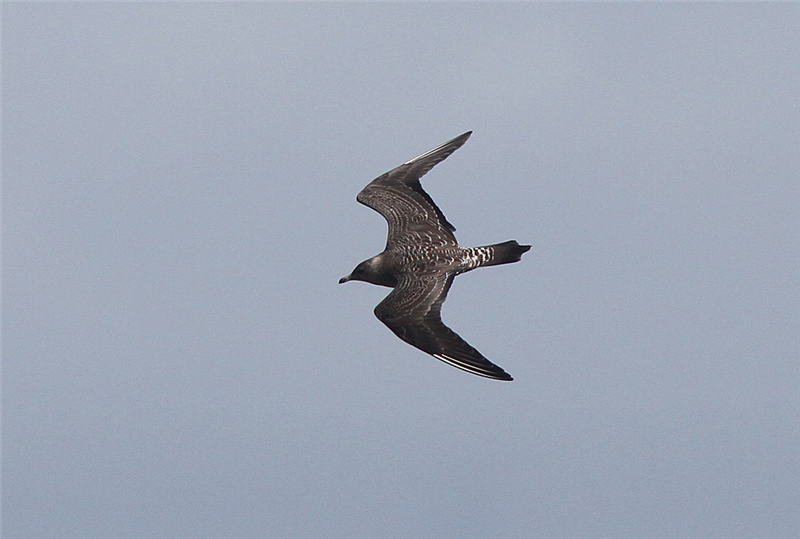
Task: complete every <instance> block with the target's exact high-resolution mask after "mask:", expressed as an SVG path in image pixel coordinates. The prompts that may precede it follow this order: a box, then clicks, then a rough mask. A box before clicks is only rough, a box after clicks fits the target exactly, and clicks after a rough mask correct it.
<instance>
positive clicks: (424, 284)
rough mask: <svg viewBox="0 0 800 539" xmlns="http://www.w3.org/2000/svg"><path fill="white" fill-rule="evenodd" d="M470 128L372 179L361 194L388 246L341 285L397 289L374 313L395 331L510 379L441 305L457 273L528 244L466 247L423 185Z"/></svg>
mask: <svg viewBox="0 0 800 539" xmlns="http://www.w3.org/2000/svg"><path fill="white" fill-rule="evenodd" d="M471 134H472V131H468V132H466V133H464V134H463V135H460V136H458V137H456V138H454V139H453V140H450V141H448V142H445V143H444V144H442V145H441V146H439V147H437V148H434V149H433V150H430V151H429V152H425V153H424V154H422V155H420V156H419V157H415V158H414V159H412V160H411V161H408V162H406V163H403V164H402V165H400V166H399V167H397V168H394V169H392V170H390V171H389V172H387V173H385V174H383V175H381V176H379V177H377V178H375V179H374V180H373V181H372V182H371V183H370V184H369V185H367V186H366V187H365V188H364V189H363V190H362V191H361V192H360V193H359V194H358V196H357V197H356V200H358V201H359V202H360V203H362V204H364V205H366V206H369V207H370V208H372V209H373V210H375V211H377V212H378V213H380V214H381V215H382V216H383V217H384V218H385V219H386V221H387V223H388V224H389V235H388V238H387V240H386V248H385V249H384V251H383V252H382V253H380V254H379V255H377V256H373V257H372V258H370V259H368V260H365V261H364V262H361V263H360V264H359V265H358V266H356V268H355V269H354V270H353V272H352V273H351V274H350V275H347V276H346V277H342V278H341V279H340V280H339V283H340V284H341V283H345V282H347V281H365V282H368V283H372V284H377V285H381V286H388V287H392V288H394V290H392V291H391V292H390V293H389V295H387V296H386V298H384V300H383V301H381V302H380V303H379V304H378V306H377V307H375V316H377V317H378V319H379V320H380V321H381V322H383V323H384V324H386V325H387V326H388V327H389V329H391V330H392V331H393V332H394V333H395V334H396V335H397V336H398V337H400V338H401V339H403V340H404V341H406V342H407V343H408V344H410V345H412V346H415V347H417V348H419V349H420V350H422V351H423V352H427V353H428V354H430V355H432V356H433V357H435V358H436V359H439V360H441V361H444V362H445V363H449V364H450V365H452V366H454V367H458V368H459V369H463V370H465V371H467V372H471V373H473V374H477V375H479V376H485V377H487V378H494V379H496V380H513V378H511V376H510V375H509V374H508V373H506V372H505V371H504V370H503V369H502V368H500V367H498V366H497V365H495V364H494V363H492V362H491V361H489V360H488V359H486V358H485V357H483V355H482V354H481V353H480V352H478V351H477V350H476V349H475V348H473V347H472V346H470V345H469V344H468V343H467V342H466V341H465V340H464V339H462V338H461V337H459V336H458V335H457V334H456V333H455V332H454V331H453V330H451V329H450V328H448V327H447V326H445V325H444V323H443V322H442V318H441V310H442V303H444V300H445V298H446V297H447V292H448V290H450V286H451V285H452V284H453V279H454V278H455V277H456V275H459V274H461V273H464V272H466V271H470V270H473V269H475V268H478V267H481V266H495V265H498V264H508V263H511V262H518V261H519V260H520V258H521V257H522V254H523V253H525V252H526V251H528V249H530V248H531V246H530V245H520V244H519V243H517V242H516V240H511V241H506V242H503V243H498V244H495V245H487V246H484V247H461V246H460V245H459V244H458V241H456V237H455V235H454V234H453V232H455V227H454V226H453V225H452V224H450V222H449V221H448V220H447V219H446V218H445V216H444V214H443V213H442V211H441V210H440V209H439V208H438V207H437V206H436V204H435V203H434V202H433V200H432V199H431V197H430V196H429V195H428V194H427V193H426V192H425V191H424V190H423V189H422V185H421V184H420V182H419V180H420V178H421V177H422V176H423V175H425V173H427V172H428V171H429V170H430V169H432V168H433V167H434V166H435V165H436V164H438V163H440V162H441V161H443V160H444V159H446V158H447V157H448V156H449V155H450V154H452V153H453V152H454V151H456V150H457V149H458V148H460V147H461V145H462V144H464V143H465V142H466V141H467V139H468V138H469V137H470V135H471Z"/></svg>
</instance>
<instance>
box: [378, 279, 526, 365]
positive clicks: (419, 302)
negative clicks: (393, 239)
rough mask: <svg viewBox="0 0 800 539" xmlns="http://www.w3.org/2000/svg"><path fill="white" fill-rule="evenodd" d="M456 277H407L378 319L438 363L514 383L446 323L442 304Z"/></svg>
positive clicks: (383, 304) (384, 304) (382, 305)
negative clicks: (439, 361)
mask: <svg viewBox="0 0 800 539" xmlns="http://www.w3.org/2000/svg"><path fill="white" fill-rule="evenodd" d="M454 277H455V275H454V274H447V273H439V274H424V275H406V276H404V277H401V278H400V281H399V282H398V284H397V286H396V287H395V289H394V290H393V291H392V292H391V293H390V294H389V295H388V296H386V298H384V300H383V301H381V302H380V303H379V304H378V306H377V307H375V316H377V317H378V319H379V320H380V321H381V322H383V323H384V324H386V325H387V326H388V327H389V329H391V330H392V331H393V332H394V333H395V334H396V335H397V336H398V337H400V338H401V339H403V340H404V341H406V342H407V343H408V344H410V345H412V346H416V347H417V348H419V349H420V350H422V351H423V352H427V353H428V354H430V355H432V356H433V357H435V358H436V359H439V360H441V361H444V362H445V363H449V364H450V365H452V366H454V367H458V368H459V369H463V370H465V371H467V372H471V373H472V374H477V375H478V376H485V377H486V378H494V379H496V380H513V378H511V376H510V375H509V374H508V373H506V372H505V371H504V370H503V369H501V368H500V367H498V366H497V365H495V364H494V363H492V362H491V361H489V360H488V359H486V358H485V357H483V355H481V353H480V352H478V351H477V350H475V349H474V348H473V347H472V346H470V345H469V344H468V343H467V342H466V341H465V340H464V339H462V338H461V337H459V336H458V335H457V334H456V333H455V332H454V331H453V330H452V329H450V328H449V327H447V326H445V325H444V323H443V322H442V317H441V310H442V303H444V300H445V298H446V297H447V292H448V290H450V285H451V284H453V279H454Z"/></svg>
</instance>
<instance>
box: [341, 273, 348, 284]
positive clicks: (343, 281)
mask: <svg viewBox="0 0 800 539" xmlns="http://www.w3.org/2000/svg"><path fill="white" fill-rule="evenodd" d="M349 280H350V276H349V275H347V276H346V277H342V278H341V279H339V284H342V283H346V282H347V281H349Z"/></svg>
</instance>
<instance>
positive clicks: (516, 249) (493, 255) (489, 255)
mask: <svg viewBox="0 0 800 539" xmlns="http://www.w3.org/2000/svg"><path fill="white" fill-rule="evenodd" d="M530 248H531V246H530V245H520V244H519V243H517V240H510V241H504V242H503V243H496V244H494V245H487V246H485V247H478V248H477V249H478V250H479V251H480V252H481V254H482V255H483V256H481V258H482V259H483V260H481V264H480V265H481V266H496V265H498V264H510V263H511V262H519V260H520V259H521V258H522V255H523V253H526V252H527V251H528V250H529V249H530Z"/></svg>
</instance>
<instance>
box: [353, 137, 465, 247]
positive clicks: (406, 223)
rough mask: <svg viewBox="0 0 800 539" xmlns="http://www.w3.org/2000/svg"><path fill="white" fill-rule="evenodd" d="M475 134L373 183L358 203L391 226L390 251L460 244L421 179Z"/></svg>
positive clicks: (451, 226)
mask: <svg viewBox="0 0 800 539" xmlns="http://www.w3.org/2000/svg"><path fill="white" fill-rule="evenodd" d="M471 134H472V131H467V132H466V133H464V134H463V135H459V136H458V137H456V138H454V139H453V140H450V141H448V142H445V143H444V144H442V145H441V146H439V147H438V148H434V149H433V150H430V151H429V152H425V153H424V154H422V155H420V156H419V157H415V158H414V159H412V160H411V161H408V162H407V163H403V164H402V165H400V166H399V167H397V168H394V169H392V170H390V171H389V172H387V173H386V174H383V175H382V176H379V177H377V178H375V179H374V180H372V182H370V184H369V185H367V186H366V187H365V188H364V189H362V190H361V192H360V193H359V194H358V196H357V197H356V200H358V201H359V202H361V203H362V204H364V205H366V206H369V207H370V208H372V209H373V210H375V211H377V212H378V213H380V214H381V215H383V217H384V218H385V219H386V221H387V222H388V223H389V237H388V239H387V240H386V245H387V247H389V246H393V245H396V244H398V243H403V242H404V240H405V241H408V242H409V243H414V244H419V243H420V242H425V243H436V244H439V245H447V244H457V242H456V237H455V236H454V235H453V232H455V230H456V227H454V226H453V225H451V224H450V223H449V222H448V221H447V219H446V218H445V216H444V214H443V213H442V210H440V209H439V208H438V207H437V206H436V204H435V203H434V202H433V199H431V197H430V196H429V195H428V193H426V192H425V191H424V190H423V189H422V185H421V184H420V183H419V179H420V178H421V177H422V176H424V175H425V173H426V172H428V171H429V170H430V169H432V168H433V167H434V166H435V165H436V164H437V163H440V162H442V161H444V160H445V159H446V158H447V157H448V156H449V155H450V154H451V153H453V152H454V151H456V150H457V149H458V148H460V147H461V145H462V144H464V143H465V142H466V141H467V139H468V138H469V137H470V135H471Z"/></svg>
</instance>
